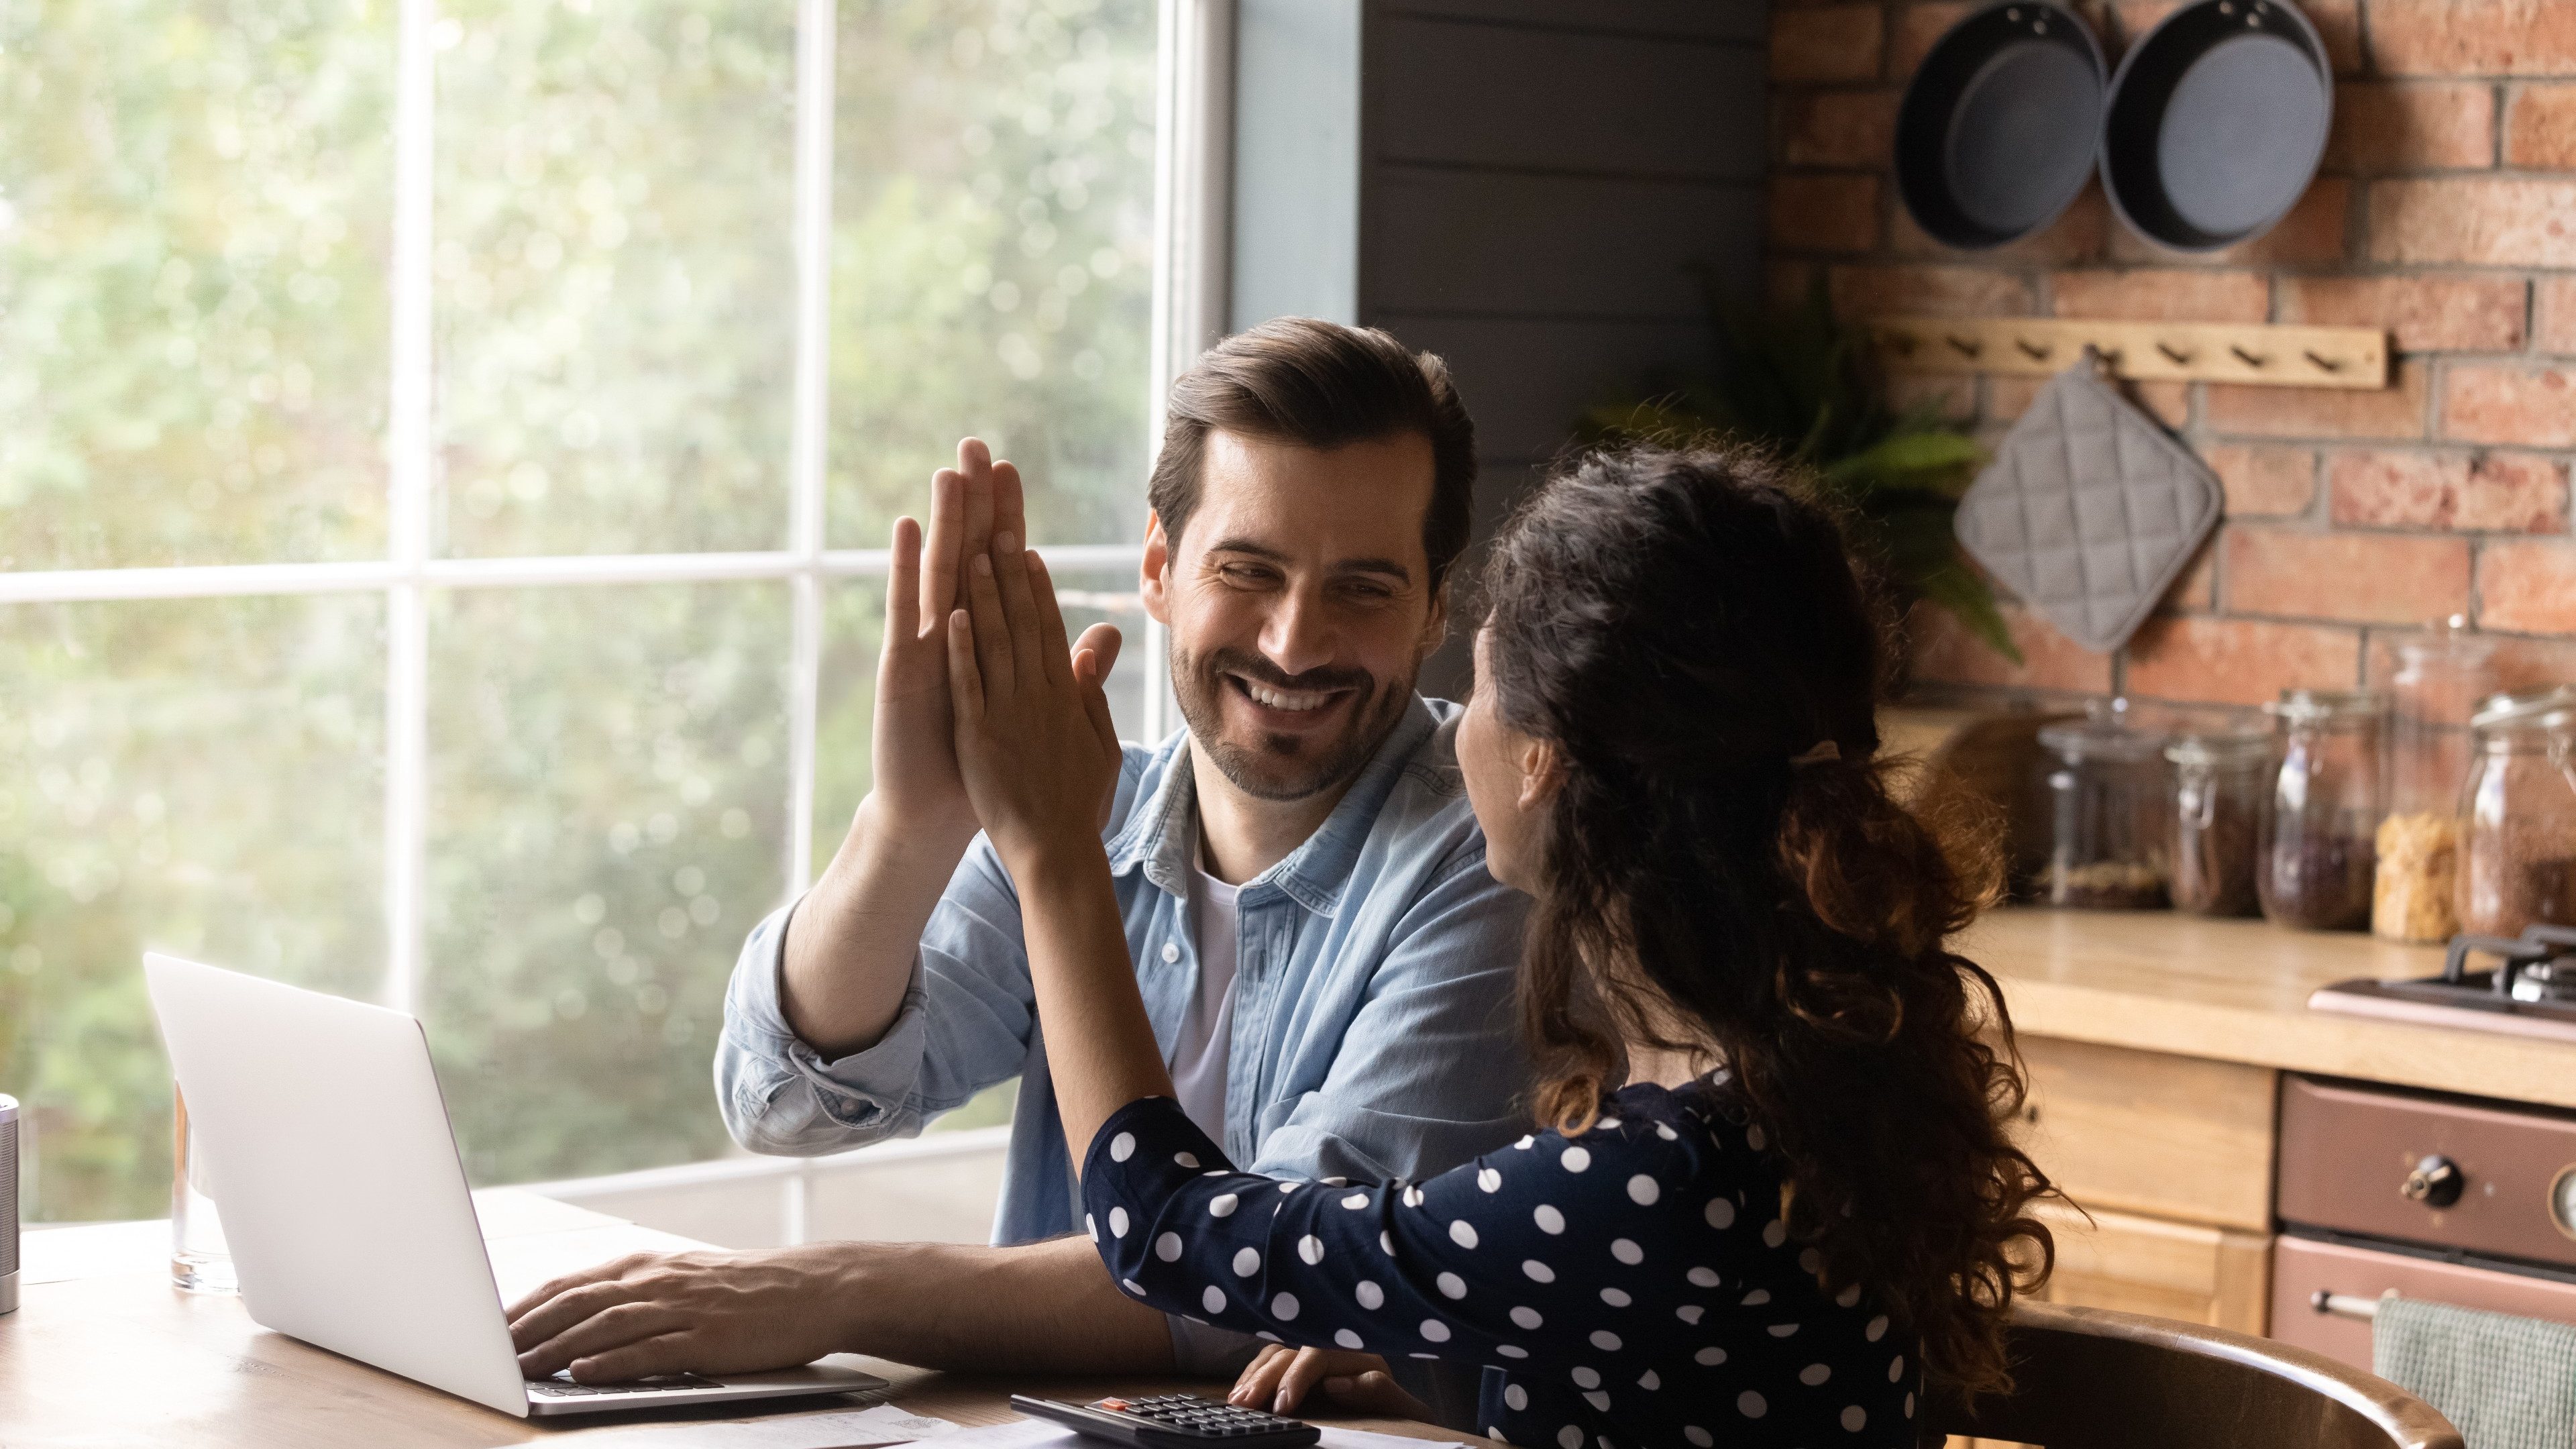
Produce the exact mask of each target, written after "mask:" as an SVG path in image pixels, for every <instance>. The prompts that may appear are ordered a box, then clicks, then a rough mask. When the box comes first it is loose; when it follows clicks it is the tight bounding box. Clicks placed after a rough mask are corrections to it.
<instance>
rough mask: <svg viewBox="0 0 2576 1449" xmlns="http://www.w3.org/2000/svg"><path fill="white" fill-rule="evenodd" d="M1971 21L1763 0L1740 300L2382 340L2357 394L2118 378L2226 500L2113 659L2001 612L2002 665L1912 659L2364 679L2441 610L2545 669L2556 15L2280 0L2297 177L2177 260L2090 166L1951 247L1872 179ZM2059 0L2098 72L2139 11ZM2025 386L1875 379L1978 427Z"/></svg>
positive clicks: (2565, 117)
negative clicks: (2031, 214)
mask: <svg viewBox="0 0 2576 1449" xmlns="http://www.w3.org/2000/svg"><path fill="white" fill-rule="evenodd" d="M1970 8H1971V7H1970V6H1968V5H1964V4H1957V3H1901V0H1900V3H1888V4H1877V3H1869V4H1851V3H1839V4H1837V3H1823V4H1819V3H1806V0H1777V3H1776V8H1775V10H1774V13H1773V18H1772V48H1771V78H1772V85H1773V107H1774V116H1773V128H1772V171H1771V189H1770V195H1769V237H1770V245H1771V258H1772V260H1771V263H1770V268H1771V285H1772V287H1773V288H1774V290H1775V291H1776V292H1780V293H1784V294H1785V293H1789V292H1794V291H1796V290H1800V289H1803V288H1804V287H1806V286H1807V285H1808V284H1809V282H1810V280H1811V279H1812V278H1813V277H1814V276H1815V275H1816V274H1817V273H1818V271H1819V270H1821V271H1822V273H1823V275H1824V276H1825V278H1826V280H1827V282H1828V284H1829V285H1830V287H1831V289H1832V293H1833V296H1834V299H1835V301H1836V304H1837V306H1838V307H1839V308H1841V309H1842V310H1843V311H1844V312H1845V313H1846V314H1847V315H1851V316H1869V315H1873V314H1878V313H1887V312H1900V311H1901V312H1915V313H1936V314H1949V315H1983V316H2007V315H2009V316H2025V315H2027V316H2051V315H2054V316H2066V317H2124V318H2139V319H2157V320H2177V321H2265V320H2269V321H2276V322H2312V323H2326V324H2337V325H2342V324H2353V325H2363V326H2377V327H2385V328H2387V329H2389V331H2390V332H2391V333H2392V334H2393V339H2394V343H2395V346H2396V349H2397V352H2398V354H2399V355H2398V358H2397V366H2396V371H2395V385H2394V386H2392V387H2390V388H2389V389H2387V390H2386V391H2384V392H2352V391H2337V390H2330V389H2316V390H2311V389H2303V388H2269V387H2243V386H2229V385H2225V384H2210V383H2192V384H2149V385H2145V386H2143V387H2139V388H2137V389H2135V390H2134V391H2133V396H2134V397H2135V398H2136V400H2137V401H2138V402H2140V403H2141V404H2143V405H2144V406H2145V407H2146V408H2147V409H2148V410H2149V411H2151V412H2152V413H2154V414H2155V415H2156V416H2157V417H2159V418H2162V419H2163V420H2165V421H2166V422H2167V423H2168V424H2169V425H2170V426H2172V427H2173V428H2174V429H2175V430H2176V431H2177V432H2178V433H2179V434H2180V435H2181V436H2182V437H2183V438H2184V439H2185V440H2186V441H2187V442H2189V443H2190V444H2191V446H2192V447H2193V448H2194V449H2195V450H2197V451H2198V452H2199V454H2200V455H2201V457H2202V458H2203V459H2205V460H2206V461H2207V462H2208V463H2209V465H2210V467H2211V468H2212V469H2213V470H2214V471H2215V472H2216V473H2217V474H2218V476H2219V477H2220V478H2221V479H2222V480H2223V481H2224V483H2225V485H2226V494H2227V507H2226V515H2227V516H2226V519H2225V521H2224V522H2223V523H2222V524H2221V526H2220V528H2219V531H2218V532H2217V534H2216V535H2214V536H2213V538H2212V539H2211V541H2210V545H2209V547H2208V548H2207V549H2205V550H2204V551H2203V552H2202V554H2201V556H2200V558H2199V559H2198V560H2197V561H2196V562H2195V564H2194V565H2193V567H2192V568H2191V569H2190V571H2189V572H2188V573H2186V574H2185V575H2184V577H2183V578H2182V579H2181V581H2180V582H2179V583H2178V584H2177V585H2176V586H2175V587H2174V589H2173V591H2172V593H2171V594H2170V595H2169V596H2168V597H2167V598H2166V600H2165V602H2164V606H2163V608H2162V609H2161V611H2160V612H2159V614H2158V616H2157V617H2155V618H2154V619H2151V620H2150V621H2149V622H2148V623H2147V625H2146V627H2145V628H2144V629H2142V630H2141V631H2140V632H2139V634H2138V636H2137V638H2136V639H2135V640H2133V641H2132V642H2131V643H2130V645H2129V647H2128V648H2127V649H2126V650H2124V651H2123V652H2122V654H2121V655H2120V656H2119V657H2116V658H2105V657H2104V656H2101V655H2097V654H2092V653H2089V652H2087V651H2085V650H2083V649H2081V648H2079V647H2077V646H2076V645H2074V644H2073V643H2070V642H2069V641H2067V640H2066V639H2064V638H2062V637H2060V636H2059V635H2058V634H2057V633H2056V632H2055V631H2054V630H2052V629H2051V628H2050V627H2049V626H2048V625H2047V624H2046V623H2045V622H2043V621H2041V620H2039V619H2038V618H2036V617H2035V616H2032V615H2030V614H2027V613H2026V612H2024V611H2023V610H2021V609H2020V608H2019V607H2018V606H2013V605H2009V604H2008V605H2007V610H2006V611H2007V615H2008V617H2009V618H2010V620H2011V623H2012V629H2013V634H2014V637H2015V638H2016V640H2018V641H2019V643H2020V645H2021V648H2022V652H2023V655H2024V658H2025V662H2024V663H2023V664H2022V665H2021V666H2018V667H2015V666H2013V665H2011V664H2009V663H2008V662H2007V661H2005V660H2004V659H2002V658H2001V657H2000V656H1998V655H1996V654H1994V653H1992V652H1991V651H1989V650H1987V649H1985V648H1984V647H1983V646H1981V645H1979V644H1977V643H1976V642H1975V641H1973V640H1971V639H1969V638H1966V637H1965V636H1963V635H1962V634H1961V633H1960V631H1959V630H1958V629H1957V628H1956V626H1955V625H1953V624H1951V623H1950V622H1949V621H1948V619H1947V617H1946V616H1940V615H1931V616H1928V617H1923V618H1920V619H1919V620H1918V623H1917V627H1916V628H1915V630H1914V634H1915V645H1916V674H1917V677H1918V678H1921V679H1924V680H1927V681H1937V682H1946V683H1955V684H1969V685H1982V686H1999V687H2008V688H2013V689H2019V690H2049V691H2087V692H2091V691H2102V690H2108V689H2114V688H2121V689H2126V690H2127V691H2129V692H2131V693H2133V694H2137V695H2140V696H2146V697H2153V698H2165V699H2176V700H2205V701H2225V702H2237V703H2257V702H2261V701H2263V700H2267V699H2270V698H2272V697H2273V696H2274V695H2275V693H2276V692H2277V691H2278V690H2280V689H2281V688H2283V687H2285V686H2291V685H2312V686H2347V687H2348V686H2350V685H2352V684H2354V683H2356V682H2373V681H2376V680H2378V679H2380V678H2383V677H2384V671H2385V667H2386V663H2387V658H2388V653H2387V649H2388V644H2389V642H2390V641H2391V640H2392V639H2395V638H2399V637H2403V635H2404V634H2406V633H2407V632H2408V631H2409V630H2411V629H2415V628H2420V627H2421V626H2422V625H2423V624H2425V623H2426V622H2428V621H2431V620H2434V619H2437V618H2440V617H2443V616H2446V615H2450V614H2467V615H2469V616H2470V617H2471V619H2472V620H2474V622H2475V623H2476V625H2477V627H2478V628H2480V629H2482V630H2485V631H2489V632H2492V633H2496V634H2499V635H2504V636H2509V638H2508V641H2507V642H2506V643H2504V644H2503V645H2502V647H2501V648H2500V650H2499V657H2500V660H2501V662H2502V664H2503V666H2504V668H2505V670H2506V673H2507V675H2508V683H2523V682H2539V681H2554V680H2558V679H2576V541H2571V540H2570V537H2569V533H2568V517H2567V515H2568V460H2569V450H2570V449H2571V448H2576V0H2310V3H2307V4H2306V5H2305V9H2306V11H2307V14H2308V16H2309V18H2310V19H2311V20H2313V21H2314V22H2315V23H2316V25H2317V28H2318V30H2319V31H2321V32H2322V33H2323V34H2324V36H2325V38H2326V43H2327V46H2328V48H2329V50H2330V51H2331V52H2332V53H2333V56H2334V60H2335V65H2336V69H2337V71H2338V73H2339V79H2338V81H2337V83H2336V87H2335V130H2334V136H2333V140H2332V142H2331V143H2330V145H2329V148H2328V150H2327V154H2326V159H2325V164H2324V166H2323V168H2322V169H2321V171H2320V173H2319V175H2318V176H2317V179H2316V181H2315V183H2314V184H2313V185H2312V186H2311V187H2310V189H2309V191H2308V193H2307V195H2306V196H2305V197H2304V198H2303V199H2302V200H2301V201H2300V202H2299V204H2298V206H2297V207H2296V208H2295V209H2294V210H2293V211H2292V212H2291V213H2290V215H2289V216H2288V217H2287V218H2286V219H2284V220H2283V221H2282V222H2281V224H2280V225H2279V226H2278V227H2276V228H2274V229H2273V230H2272V231H2271V232H2270V233H2269V234H2268V235H2266V236H2264V237H2262V238H2260V239H2258V240H2256V241H2254V242H2252V243H2250V244H2248V245H2246V246H2243V247H2240V248H2237V249H2235V250H2233V251H2229V252H2223V253H2219V254H2216V255H2213V256H2192V257H2186V256H2179V255H2175V254H2172V253H2167V252H2162V251H2159V250H2157V249H2156V248H2154V247H2152V246H2150V245H2149V244H2147V243H2146V242H2144V241H2141V240H2139V239H2138V238H2137V237H2136V236H2134V235H2133V234H2131V233H2130V232H2129V231H2128V230H2127V229H2126V228H2124V227H2122V226H2120V225H2119V224H2118V223H2117V222H2116V221H2115V220H2113V218H2112V216H2111V212H2110V208H2109V206H2108V204H2107V203H2106V202H2105V201H2104V199H2103V196H2102V193H2101V188H2100V185H2099V183H2098V182H2096V183H2095V184H2094V185H2092V186H2091V187H2089V188H2088V189H2087V190H2086V192H2085V193H2084V195H2083V196H2082V197H2081V198H2080V199H2079V200H2077V202H2076V203H2075V205H2074V206H2073V207H2072V208H2070V209H2069V211H2068V212H2067V214H2066V215H2065V216H2064V217H2063V218H2061V219H2060V220H2059V221H2058V222H2057V223H2056V224H2055V225H2054V226H2052V227H2051V228H2049V229H2048V230H2047V231H2045V232H2043V233H2041V234H2039V235H2037V236H2033V237H2030V238H2028V239H2026V240H2024V241H2022V242H2020V243H2017V244H2015V245H2013V246H2010V247H2006V248H2003V249H2000V250H1997V251H1991V252H1982V253H1962V252H1954V251H1950V250H1948V249H1946V248H1944V247H1942V246H1940V245H1939V244H1938V243H1935V242H1933V241H1932V240H1931V239H1929V238H1928V237H1926V236H1924V235H1923V233H1922V232H1921V231H1920V230H1918V229H1917V228H1915V227H1914V226H1913V224H1912V223H1911V222H1910V221H1909V220H1908V219H1907V218H1906V216H1905V214H1904V210H1903V208H1902V207H1901V206H1900V205H1899V203H1898V201H1897V198H1896V191H1895V184H1894V181H1893V179H1892V178H1891V176H1890V175H1889V174H1888V165H1887V158H1888V154H1889V150H1890V132H1891V130H1892V127H1893V125H1894V121H1895V114H1896V102H1897V97H1898V95H1899V92H1900V89H1901V88H1902V86H1903V84H1904V81H1905V78H1906V77H1907V75H1908V74H1910V73H1911V70H1912V68H1913V66H1914V64H1915V63H1916V62H1917V61H1918V60H1919V59H1920V58H1921V56H1922V54H1923V52H1924V51H1925V50H1926V49H1927V48H1928V47H1929V46H1930V45H1931V43H1932V41H1933V40H1934V39H1935V38H1937V37H1938V36H1939V35H1940V34H1941V32H1942V31H1943V30H1945V29H1946V28H1947V27H1948V26H1949V25H1950V24H1951V23H1952V22H1953V21H1954V20H1956V19H1957V18H1958V17H1959V16H1960V15H1962V14H1964V13H1966V12H1967V11H1968V10H1969V9H1970ZM2076 8H2078V9H2079V10H2080V11H2082V12H2083V13H2084V14H2085V15H2086V16H2087V17H2088V18H2089V19H2091V20H2093V21H2094V22H2095V24H2094V30H2095V33H2096V34H2097V35H2098V36H2100V37H2101V39H2102V42H2103V48H2104V50H2105V51H2106V52H2107V53H2108V54H2109V55H2110V57H2111V59H2112V63H2113V64H2115V65H2116V64H2117V61H2118V56H2119V53H2120V50H2121V48H2122V47H2123V45H2124V44H2125V43H2126V42H2127V41H2128V40H2130V39H2133V38H2135V37H2136V36H2139V35H2142V34H2144V33H2145V31H2146V30H2147V28H2148V27H2150V26H2152V25H2153V24H2154V23H2155V21H2156V20H2157V19H2159V18H2161V17H2162V16H2163V15H2165V14H2166V13H2168V12H2169V11H2170V10H2171V9H2173V8H2174V7H2173V4H2172V3H2171V0H2111V3H2083V4H2079V5H2078V6H2077V7H2076ZM2035 383H2036V380H2035V379H2026V378H2006V377H1981V378H1976V379H1973V380H1970V379H1964V378H1950V379H1933V378H1911V379H1899V380H1898V384H1897V385H1898V386H1899V388H1900V389H1901V390H1903V391H1905V392H1906V393H1908V394H1911V395H1935V394H1946V395H1947V397H1948V399H1949V403H1950V406H1951V407H1952V408H1953V410H1954V411H1956V412H1957V413H1958V414H1959V415H1960V416H1961V417H1962V418H1964V419H1972V420H1973V421H1974V422H1975V423H1976V425H1977V426H1978V427H1979V428H1980V429H1981V430H1984V431H1985V432H1987V433H1988V434H1989V435H1991V434H1992V433H1996V432H2000V431H2001V429H2002V428H2004V427H2005V426H2007V425H2009V424H2010V422H2011V421H2012V419H2013V418H2014V417H2015V416H2016V415H2017V414H2018V413H2019V412H2020V410H2021V409H2022V408H2023V407H2024V406H2025V405H2026V404H2027V403H2028V401H2029V399H2030V396H2031V394H2032V391H2033V389H2034V386H2035Z"/></svg>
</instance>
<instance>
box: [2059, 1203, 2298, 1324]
mask: <svg viewBox="0 0 2576 1449" xmlns="http://www.w3.org/2000/svg"><path fill="white" fill-rule="evenodd" d="M2040 1216H2041V1217H2042V1218H2043V1219H2045V1220H2046V1222H2047V1223H2048V1230H2049V1232H2050V1233H2051V1234H2052V1235H2053V1236H2054V1237H2055V1238H2056V1240H2057V1272H2056V1273H2055V1274H2054V1275H2053V1276H2052V1277H2051V1278H2050V1280H2049V1283H2048V1286H2047V1287H2046V1288H2045V1289H2043V1290H2041V1292H2040V1294H2039V1297H2041V1298H2042V1299H2044V1300H2046V1301H2048V1302H2050V1303H2072V1304H2076V1305H2078V1306H2081V1307H2085V1308H2117V1309H2120V1310H2122V1311H2123V1312H2128V1313H2152V1314H2154V1315H2155V1316H2157V1317H2158V1318H2179V1319H2182V1320H2183V1321H2184V1322H2186V1323H2206V1324H2209V1325H2211V1326H2212V1327H2216V1328H2232V1329H2235V1330H2236V1331H2237V1332H2239V1333H2261V1332H2262V1331H2263V1330H2264V1326H2265V1320H2266V1316H2267V1314H2268V1312H2269V1304H2270V1300H2271V1293H2272V1239H2271V1236H2270V1235H2269V1234H2267V1233H2249V1232H2245V1231H2242V1230H2240V1229H2237V1228H2223V1227H2213V1226H2210V1225H2207V1224H2203V1223H2177V1222H2169V1221H2167V1220H2165V1219H2162V1218H2150V1217H2141V1216H2139V1215H2137V1214H2135V1213H2123V1212H2113V1211H2110V1210H2108V1209H2103V1208H2097V1209H2094V1211H2093V1215H2092V1221H2091V1222H2090V1223H2087V1222H2086V1221H2085V1219H2084V1216H2083V1215H2082V1214H2080V1213H2076V1212H2072V1211H2069V1210H2067V1209H2065V1208H2063V1207H2059V1206H2057V1205H2055V1204H2050V1205H2048V1206H2047V1207H2044V1208H2043V1209H2041V1211H2040Z"/></svg>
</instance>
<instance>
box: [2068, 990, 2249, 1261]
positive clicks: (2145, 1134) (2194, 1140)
mask: <svg viewBox="0 0 2576 1449" xmlns="http://www.w3.org/2000/svg"><path fill="white" fill-rule="evenodd" d="M2021 1050H2022V1056H2023V1059H2024V1060H2025V1061H2026V1062H2027V1063H2028V1065H2029V1068H2030V1102H2029V1105H2028V1106H2027V1107H2026V1108H2025V1109H2024V1112H2023V1131H2022V1142H2023V1145H2024V1147H2025V1148H2027V1149H2028V1151H2029V1152H2030V1155H2031V1156H2032V1157H2033V1158H2034V1159H2036V1160H2037V1161H2038V1163H2039V1166H2040V1170H2041V1171H2043V1172H2046V1173H2047V1174H2048V1175H2049V1176H2050V1177H2051V1178H2052V1179H2054V1180H2055V1181H2056V1183H2057V1185H2058V1186H2059V1187H2061V1188H2063V1189H2065V1191H2066V1194H2067V1195H2068V1196H2069V1197H2072V1198H2073V1199H2075V1201H2077V1202H2078V1203H2081V1204H2082V1205H2083V1206H2085V1207H2086V1208H2088V1209H2093V1210H2096V1211H2098V1210H2100V1209H2103V1208H2110V1209H2113V1210H2115V1211H2122V1212H2140V1213H2147V1214H2150V1215H2153V1216H2156V1217H2164V1218H2176V1219H2181V1220H2183V1221H2186V1222H2199V1223H2214V1224H2223V1225H2225V1226H2228V1227H2237V1228H2248V1229H2252V1230H2254V1231H2256V1232H2268V1231H2269V1230H2270V1229H2271V1226H2272V1141H2273V1118H2272V1099H2273V1091H2274V1081H2273V1078H2274V1075H2275V1074H2274V1073H2273V1072H2272V1071H2271V1070H2270V1069H2269V1068H2266V1067H2249V1066H2243V1065H2239V1064H2237V1063H2234V1062H2213V1061H2206V1060H2203V1059H2201V1058H2198V1057H2177V1056H2169V1055H2166V1054H2165V1053H2162V1052H2141V1051H2131V1050H2129V1049H2128V1048H2125V1047H2109V1046H2095V1045H2093V1044H2091V1043H2088V1042H2073V1041H2064V1040H2061V1039H2058V1038H2055V1037H2043V1036H2025V1037H2023V1038H2022V1039H2021Z"/></svg>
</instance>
